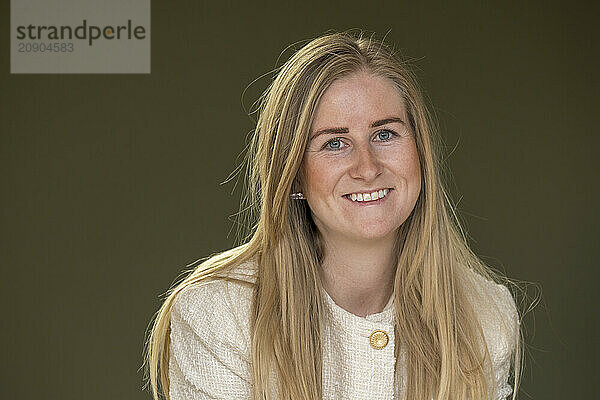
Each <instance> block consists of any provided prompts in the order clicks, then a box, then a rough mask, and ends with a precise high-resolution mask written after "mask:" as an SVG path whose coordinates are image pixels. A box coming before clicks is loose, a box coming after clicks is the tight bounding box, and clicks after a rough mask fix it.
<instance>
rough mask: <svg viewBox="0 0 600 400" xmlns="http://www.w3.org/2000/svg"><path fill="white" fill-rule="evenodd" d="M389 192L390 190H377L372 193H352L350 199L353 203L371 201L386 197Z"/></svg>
mask: <svg viewBox="0 0 600 400" xmlns="http://www.w3.org/2000/svg"><path fill="white" fill-rule="evenodd" d="M388 192H389V189H382V190H377V191H375V192H371V193H352V194H350V198H351V199H352V201H371V200H377V199H380V198H382V197H385V196H386V195H387V194H388Z"/></svg>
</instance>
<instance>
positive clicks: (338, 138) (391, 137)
mask: <svg viewBox="0 0 600 400" xmlns="http://www.w3.org/2000/svg"><path fill="white" fill-rule="evenodd" d="M381 132H389V133H391V136H390V138H389V139H386V140H382V142H389V141H390V140H392V139H393V138H394V137H395V136H398V134H397V133H396V132H394V131H392V130H390V129H382V130H380V131H377V135H379V134H380V133H381ZM341 139H342V138H341V137H335V138H333V139H329V140H328V141H327V142H325V144H324V145H323V149H327V146H328V145H330V144H331V143H333V142H336V141H341ZM328 150H329V151H340V150H343V149H341V148H340V149H333V148H329V149H328Z"/></svg>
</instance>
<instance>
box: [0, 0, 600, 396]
mask: <svg viewBox="0 0 600 400" xmlns="http://www.w3.org/2000/svg"><path fill="white" fill-rule="evenodd" d="M0 10H1V15H2V17H1V24H2V27H1V30H2V32H4V36H3V40H2V42H1V43H2V46H3V47H2V49H1V54H3V56H2V57H1V58H0V70H1V71H2V73H1V74H0V79H1V82H0V84H1V86H0V87H1V92H0V93H1V94H0V99H1V103H0V113H1V118H0V139H1V144H0V165H1V169H0V179H1V184H2V186H1V187H2V196H0V205H1V208H0V209H1V211H2V224H1V226H2V230H1V232H2V233H1V234H2V236H1V241H0V257H1V259H0V265H1V266H2V291H1V296H2V298H1V299H2V304H3V306H4V310H5V317H6V318H5V319H4V323H3V326H4V328H3V329H2V336H3V337H2V343H3V348H4V351H3V353H4V354H3V357H2V360H3V362H2V374H1V375H2V381H3V385H2V397H3V398H6V399H33V398H52V399H76V398H77V399H79V398H86V399H107V398H110V399H149V398H150V395H149V392H148V391H147V390H143V389H142V387H143V385H144V382H143V369H142V368H141V367H142V361H143V350H144V341H145V334H146V329H147V327H148V325H149V323H150V321H151V319H152V318H153V315H154V313H155V312H156V310H157V309H158V307H159V305H160V300H161V295H162V294H163V293H164V292H165V291H166V290H167V289H168V287H169V286H170V285H171V284H172V283H173V282H174V281H175V279H176V278H177V277H178V276H179V274H180V273H181V272H182V271H183V270H184V269H185V268H186V264H189V263H191V262H193V261H194V260H196V259H198V258H201V257H204V256H207V255H209V254H211V253H213V252H216V251H220V250H224V249H226V248H229V247H231V246H232V245H233V244H234V243H235V231H236V227H235V225H234V223H233V222H232V220H233V215H234V214H235V213H236V212H237V211H238V203H239V198H240V195H241V192H240V189H241V187H242V186H243V185H242V181H241V180H240V181H239V183H238V185H237V186H236V185H235V180H233V181H230V182H229V183H227V184H224V185H221V184H220V183H221V182H223V181H225V180H226V179H227V177H228V176H229V174H230V173H231V172H233V171H234V170H235V168H236V167H237V166H238V165H239V164H240V162H241V161H242V158H241V155H242V151H243V148H244V146H245V143H246V136H247V134H248V133H249V132H250V131H251V130H252V129H253V118H255V116H256V115H255V114H254V115H252V118H251V117H249V116H248V109H249V108H250V106H251V104H252V103H253V102H254V101H255V100H256V98H257V97H258V95H259V94H260V93H261V92H262V90H264V89H265V87H266V85H267V84H268V81H269V78H268V77H263V78H261V79H258V80H257V81H256V82H255V83H253V84H252V85H250V83H251V82H252V81H253V80H254V79H256V78H259V77H260V76H261V75H262V74H264V73H266V72H268V71H270V70H272V69H273V68H274V67H275V66H276V65H279V64H281V63H282V62H283V61H285V60H286V59H287V58H288V57H289V56H290V55H291V50H290V49H288V50H287V51H285V52H284V49H285V48H286V47H287V46H288V45H290V44H292V43H296V42H300V41H305V40H308V39H310V38H312V37H314V36H317V35H319V34H321V33H323V32H325V31H326V30H329V29H334V30H345V29H350V28H361V29H364V30H367V31H369V32H373V31H374V32H376V34H377V37H379V38H381V37H383V36H384V35H385V34H386V33H387V37H386V42H388V43H392V44H394V45H395V46H396V48H397V49H400V50H401V51H402V52H403V53H404V54H405V55H406V56H407V57H409V58H411V59H413V60H414V65H415V68H416V71H417V74H418V76H419V78H420V80H421V82H422V84H423V89H424V90H425V92H426V95H427V96H428V98H429V99H430V100H431V102H432V104H433V105H434V111H435V113H436V115H437V116H438V119H439V121H440V126H441V130H442V134H443V137H444V140H445V142H446V145H447V148H446V154H445V156H446V157H447V162H448V165H449V167H450V169H451V171H452V175H451V177H450V178H451V182H450V183H449V187H450V190H451V192H452V194H453V197H454V200H455V201H458V200H459V199H460V201H459V203H458V204H459V206H458V208H459V212H460V216H461V219H462V220H463V221H464V223H465V227H466V228H467V229H468V231H469V237H470V240H471V243H472V246H473V249H474V251H475V252H476V253H477V254H479V255H480V256H481V257H482V258H483V259H484V260H485V261H487V262H489V263H490V265H492V266H493V267H495V268H497V269H499V270H500V271H503V272H505V273H506V274H508V276H510V277H512V278H516V279H520V280H525V281H529V282H534V283H535V284H536V285H537V286H530V290H529V295H530V296H532V297H533V296H535V295H536V291H538V289H536V288H539V289H541V301H540V303H539V304H538V305H537V307H536V308H535V309H534V311H533V312H531V313H529V314H527V316H525V317H524V319H523V325H524V327H525V334H526V339H527V348H526V353H527V354H526V361H525V366H524V368H525V372H524V375H523V384H522V391H521V393H520V396H519V398H520V399H567V398H569V399H580V398H581V399H584V398H594V397H595V396H596V394H597V390H596V386H595V385H596V382H595V379H596V375H597V372H598V367H597V364H596V362H597V360H598V358H599V354H598V345H599V341H598V329H599V324H598V311H597V307H598V300H599V299H598V288H597V287H598V275H599V274H598V269H597V268H598V238H599V228H598V212H597V208H596V205H597V197H598V178H597V171H598V162H597V158H598V156H597V153H598V146H599V144H600V143H599V139H598V134H597V131H598V128H597V125H598V123H597V116H598V106H599V105H600V104H599V102H598V74H597V68H598V46H597V42H598V41H597V37H598V32H597V30H595V29H594V28H593V26H594V24H595V23H596V22H597V19H596V15H597V13H596V11H597V10H593V9H591V8H590V7H588V6H586V5H585V3H579V2H565V3H564V4H561V3H551V2H535V3H534V2H514V3H512V4H511V3H507V2H493V3H487V2H486V4H483V2H478V1H471V2H461V4H460V5H458V4H452V5H449V4H446V2H442V1H439V2H423V1H419V2H417V1H414V2H405V1H394V2H384V3H381V4H379V3H372V4H368V3H366V2H364V1H360V2H359V1H343V2H342V1H336V2H314V3H309V2H306V1H303V2H298V4H295V5H294V4H292V3H291V2H289V3H288V2H278V3H274V2H272V3H270V4H259V3H254V2H244V3H242V2H239V3H238V2H236V3H233V2H222V3H221V4H220V5H217V2H216V1H213V2H203V1H177V2H167V1H162V2H159V1H154V2H153V3H152V23H151V37H152V67H151V71H152V72H151V74H149V75H111V74H105V75H76V74H73V75H50V74H40V75H11V74H9V70H10V68H9V64H10V62H9V58H8V54H9V36H8V32H9V29H10V28H9V26H10V21H9V9H8V2H3V3H2V6H0ZM302 43H304V42H300V43H299V44H297V45H296V46H295V48H299V47H300V46H301V44H302ZM282 52H283V54H282V56H281V59H280V61H279V64H277V59H278V57H279V55H280V53H282ZM269 76H270V75H269ZM248 85H250V87H249V88H248V90H247V91H246V92H245V94H244V96H243V98H242V93H243V92H244V89H245V88H246V87H247V86H248Z"/></svg>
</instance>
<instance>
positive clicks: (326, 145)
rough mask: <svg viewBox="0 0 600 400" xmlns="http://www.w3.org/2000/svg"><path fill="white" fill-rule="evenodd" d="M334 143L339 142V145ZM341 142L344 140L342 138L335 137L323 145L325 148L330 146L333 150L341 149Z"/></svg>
mask: <svg viewBox="0 0 600 400" xmlns="http://www.w3.org/2000/svg"><path fill="white" fill-rule="evenodd" d="M334 143H338V145H337V146H334V145H333V144H334ZM341 144H342V141H341V140H340V138H333V139H331V140H328V141H327V142H326V143H325V146H323V147H324V148H327V147H328V148H329V149H331V150H340V149H341Z"/></svg>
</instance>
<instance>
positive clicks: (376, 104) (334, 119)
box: [313, 72, 405, 129]
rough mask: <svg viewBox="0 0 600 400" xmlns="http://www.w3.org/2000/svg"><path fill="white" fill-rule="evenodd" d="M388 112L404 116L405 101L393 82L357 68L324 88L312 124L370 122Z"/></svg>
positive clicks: (321, 125) (314, 126)
mask: <svg viewBox="0 0 600 400" xmlns="http://www.w3.org/2000/svg"><path fill="white" fill-rule="evenodd" d="M391 115H397V116H400V117H403V118H404V117H405V106H404V101H403V99H402V96H401V95H400V91H399V90H398V88H397V87H396V85H395V84H394V82H393V81H392V80H390V79H388V78H384V77H381V76H377V75H373V74H371V73H368V72H359V73H354V74H352V75H349V76H347V77H343V78H340V79H337V80H336V81H334V82H333V83H332V84H331V85H330V86H329V87H328V88H327V89H326V90H325V92H324V93H323V95H322V96H321V99H320V100H319V103H318V105H317V109H316V112H315V118H314V120H313V128H314V129H320V128H323V127H325V126H323V125H327V124H330V123H338V124H339V123H346V124H352V123H355V124H361V123H370V122H372V121H371V120H377V119H381V118H386V117H389V116H391ZM366 120H369V121H366Z"/></svg>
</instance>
